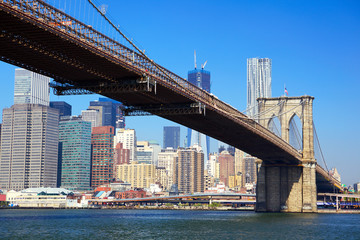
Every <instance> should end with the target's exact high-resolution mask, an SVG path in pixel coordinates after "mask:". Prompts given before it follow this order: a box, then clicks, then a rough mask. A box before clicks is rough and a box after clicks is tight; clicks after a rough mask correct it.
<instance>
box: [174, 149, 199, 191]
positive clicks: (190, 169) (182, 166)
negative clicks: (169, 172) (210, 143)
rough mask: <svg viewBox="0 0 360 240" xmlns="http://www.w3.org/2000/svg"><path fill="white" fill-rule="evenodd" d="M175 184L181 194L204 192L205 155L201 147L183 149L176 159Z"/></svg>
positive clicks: (179, 150)
mask: <svg viewBox="0 0 360 240" xmlns="http://www.w3.org/2000/svg"><path fill="white" fill-rule="evenodd" d="M173 174H174V176H173V182H174V184H176V185H177V186H178V189H179V191H180V192H183V193H195V192H203V191H204V153H203V152H202V151H201V150H200V148H199V147H197V146H194V147H192V148H186V149H181V148H179V149H178V151H177V156H176V157H175V158H174V173H173Z"/></svg>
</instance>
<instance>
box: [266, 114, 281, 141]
mask: <svg viewBox="0 0 360 240" xmlns="http://www.w3.org/2000/svg"><path fill="white" fill-rule="evenodd" d="M267 127H268V129H269V130H270V131H271V132H273V133H274V134H275V135H277V136H278V137H281V123H280V120H279V118H278V117H277V116H275V114H274V115H273V116H272V117H271V118H270V120H269V122H268V126H267Z"/></svg>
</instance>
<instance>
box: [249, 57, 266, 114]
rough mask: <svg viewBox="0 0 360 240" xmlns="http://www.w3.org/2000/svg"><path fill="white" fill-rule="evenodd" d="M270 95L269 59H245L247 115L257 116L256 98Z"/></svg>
mask: <svg viewBox="0 0 360 240" xmlns="http://www.w3.org/2000/svg"><path fill="white" fill-rule="evenodd" d="M259 97H265V98H269V97H271V59H269V58H248V59H247V115H248V116H250V117H251V118H254V119H257V118H258V113H259V111H258V104H257V98H259Z"/></svg>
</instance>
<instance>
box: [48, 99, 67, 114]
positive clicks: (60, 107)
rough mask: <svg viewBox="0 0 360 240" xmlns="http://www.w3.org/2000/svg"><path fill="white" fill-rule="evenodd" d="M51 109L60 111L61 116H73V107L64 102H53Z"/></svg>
mask: <svg viewBox="0 0 360 240" xmlns="http://www.w3.org/2000/svg"><path fill="white" fill-rule="evenodd" d="M50 107H51V108H56V109H58V110H59V116H60V117H63V116H71V108H72V107H71V105H70V104H68V103H67V102H64V101H51V102H50Z"/></svg>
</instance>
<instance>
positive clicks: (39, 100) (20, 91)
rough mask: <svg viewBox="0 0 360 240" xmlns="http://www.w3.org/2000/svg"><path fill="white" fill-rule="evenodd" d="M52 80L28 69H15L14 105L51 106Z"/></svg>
mask: <svg viewBox="0 0 360 240" xmlns="http://www.w3.org/2000/svg"><path fill="white" fill-rule="evenodd" d="M49 83H50V78H49V77H46V76H43V75H41V74H38V73H34V72H31V71H29V70H26V69H22V68H18V69H15V85H14V104H24V103H32V104H41V105H45V106H49V101H50V90H49Z"/></svg>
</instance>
